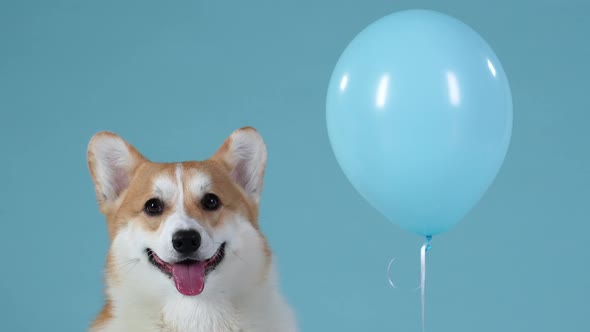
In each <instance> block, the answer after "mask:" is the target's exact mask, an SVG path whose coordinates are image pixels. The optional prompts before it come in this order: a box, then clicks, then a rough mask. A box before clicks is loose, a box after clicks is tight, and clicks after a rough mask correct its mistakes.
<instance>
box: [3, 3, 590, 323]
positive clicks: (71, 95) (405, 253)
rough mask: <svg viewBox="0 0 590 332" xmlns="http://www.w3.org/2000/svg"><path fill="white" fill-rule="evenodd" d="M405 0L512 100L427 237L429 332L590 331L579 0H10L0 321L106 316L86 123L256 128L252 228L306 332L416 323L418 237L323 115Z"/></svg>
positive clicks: (187, 144)
mask: <svg viewBox="0 0 590 332" xmlns="http://www.w3.org/2000/svg"><path fill="white" fill-rule="evenodd" d="M409 8H425V9H433V10H438V11H442V12H444V13H447V14H450V15H453V16H455V17H457V18H458V19H460V20H462V21H464V22H465V23H467V24H469V25H470V26H471V27H473V28H474V29H476V30H477V31H478V32H479V33H480V34H481V35H482V36H483V37H484V38H485V39H486V40H487V41H488V42H489V43H490V45H491V46H492V47H493V48H494V50H495V52H496V53H497V55H498V57H499V58H500V59H501V61H502V64H503V66H504V69H505V70H506V72H507V75H508V77H509V79H510V84H511V87H512V93H513V98H514V112H515V118H514V131H513V139H512V143H511V147H510V151H509V153H508V157H507V159H506V163H505V164H504V167H503V168H502V170H501V172H500V174H499V176H498V178H497V180H496V182H495V183H494V185H493V186H492V188H491V189H490V190H489V192H488V193H487V194H486V195H485V197H484V198H483V200H482V201H481V202H480V203H479V204H478V205H477V207H476V208H475V209H474V210H473V211H472V212H471V213H470V214H469V215H468V216H467V218H466V220H465V221H463V222H462V223H460V224H459V225H458V226H457V227H455V228H454V229H453V230H451V231H450V232H449V233H446V234H444V235H442V236H440V237H438V238H436V239H435V242H434V243H433V246H434V248H433V250H432V251H431V252H430V256H429V269H428V272H429V275H428V293H427V325H428V328H429V331H454V332H461V331H475V330H477V331H480V332H483V331H490V332H491V331H494V332H496V331H536V332H545V331H547V332H548V331H572V330H583V329H586V328H587V327H586V326H585V325H584V324H585V323H586V322H587V316H588V314H589V313H590V308H589V305H588V302H587V298H588V296H589V295H590V269H589V267H588V261H589V260H590V254H589V251H588V249H587V238H586V234H587V233H588V231H590V223H589V220H588V216H587V214H586V213H587V210H588V206H589V205H588V198H589V197H590V176H589V169H590V152H589V149H588V143H589V140H590V130H588V121H589V120H590V116H589V115H588V114H589V113H588V111H589V110H590V98H588V91H587V90H588V86H589V85H588V84H589V83H588V77H590V62H589V61H588V59H589V58H590V44H588V41H587V40H588V37H587V33H588V32H589V31H590V23H589V21H588V19H587V14H588V12H589V11H590V4H589V3H588V2H586V1H582V0H579V1H558V0H537V1H518V2H516V1H511V0H502V1H494V2H490V1H460V0H453V1H445V2H444V4H443V3H442V2H441V1H434V0H433V1H425V0H419V1H417V0H413V1H368V0H356V1H352V0H350V1H343V0H329V1H328V0H325V1H311V0H307V1H289V2H286V1H276V0H274V1H270V0H269V1H254V0H251V1H240V2H238V1H235V2H229V1H175V2H166V3H165V2H163V1H155V0H154V1H152V0H150V1H148V0H142V1H73V0H72V1H59V0H52V1H35V2H33V1H25V0H23V1H17V0H14V1H9V0H2V1H1V2H0V112H1V118H0V130H1V131H0V152H1V154H0V155H1V158H2V159H1V163H0V202H1V204H0V254H1V255H2V258H1V260H0V269H1V270H0V271H1V274H0V294H1V296H0V299H1V300H0V322H1V326H2V330H3V331H60V332H67V331H82V330H84V329H85V328H86V326H87V324H88V322H89V321H90V320H91V319H92V318H93V316H94V315H95V314H96V312H97V311H98V310H99V308H100V306H101V302H102V267H103V262H104V257H105V253H106V250H107V245H108V239H107V234H106V227H105V223H104V221H103V217H102V216H101V215H100V214H99V212H98V208H97V205H96V202H95V197H94V191H93V187H92V183H91V180H90V176H89V174H88V171H87V167H86V159H85V158H86V155H85V152H86V145H87V142H88V140H89V139H90V137H91V136H92V135H93V134H94V133H95V132H96V131H99V130H104V129H108V130H112V131H115V132H117V133H119V134H121V135H122V136H123V137H125V138H126V139H128V140H129V141H130V142H131V143H133V144H135V145H136V146H137V147H138V148H139V149H140V150H141V151H142V152H144V153H145V154H146V156H148V157H150V158H152V159H154V160H159V161H171V160H185V159H204V158H207V157H208V156H209V155H210V154H211V153H213V152H214V151H215V150H216V149H217V147H218V146H219V144H221V143H222V141H223V139H224V138H225V137H226V136H227V135H229V134H230V133H231V132H232V131H233V130H234V129H236V128H238V127H241V126H244V125H252V126H255V127H257V128H258V129H259V130H260V132H261V133H262V135H263V136H264V138H265V139H266V141H267V145H268V149H269V164H268V172H267V177H266V187H265V192H264V196H263V201H262V212H261V223H262V225H263V226H262V227H263V229H264V231H265V232H266V234H267V235H268V237H269V238H270V242H271V245H272V247H273V248H274V251H275V252H276V254H277V256H278V264H279V268H280V272H281V274H282V287H283V289H284V291H285V293H286V295H287V297H288V299H289V300H290V302H291V303H292V304H293V305H294V307H295V308H296V310H297V312H298V316H299V320H300V322H301V326H302V330H303V331H361V330H362V331H418V330H419V328H420V323H419V321H420V306H419V293H418V292H417V291H412V289H413V288H414V287H416V286H417V285H418V281H419V280H418V272H419V269H418V267H419V264H418V248H419V245H420V243H421V241H422V239H420V238H418V237H416V236H413V235H411V234H408V233H405V232H403V231H401V230H400V229H398V228H396V227H395V226H393V225H391V224H390V223H389V222H387V221H386V220H385V219H384V218H383V217H382V216H380V215H379V214H378V213H377V212H375V211H374V210H373V208H371V207H370V206H369V204H368V203H366V202H364V201H363V200H362V198H361V197H360V196H359V194H357V193H356V192H355V191H354V189H353V188H352V186H351V185H350V184H349V183H348V181H347V180H346V178H345V177H344V175H343V173H342V172H341V171H340V168H339V167H338V165H337V163H336V161H335V159H334V156H333V153H332V151H331V148H330V145H329V142H328V137H327V133H326V123H325V109H324V106H325V97H326V90H327V86H328V80H329V77H330V74H331V72H332V69H333V66H334V65H335V63H336V60H337V59H338V56H339V55H340V53H341V52H342V50H343V49H344V48H345V47H346V45H347V44H348V42H349V41H350V40H351V39H352V38H353V37H354V36H355V35H356V34H357V33H358V32H359V31H360V30H361V29H363V28H364V27H365V26H366V25H368V24H369V23H371V22H373V21H374V20H376V19H378V18H380V17H382V16H384V15H386V14H389V13H391V12H394V11H398V10H402V9H409ZM392 256H396V257H398V261H397V263H396V264H395V265H394V267H393V271H392V272H393V275H394V277H395V279H396V282H397V283H398V284H399V286H400V289H399V290H393V289H392V288H391V287H390V286H389V285H388V283H387V281H386V278H385V267H386V265H387V262H388V261H389V259H390V258H391V257H392Z"/></svg>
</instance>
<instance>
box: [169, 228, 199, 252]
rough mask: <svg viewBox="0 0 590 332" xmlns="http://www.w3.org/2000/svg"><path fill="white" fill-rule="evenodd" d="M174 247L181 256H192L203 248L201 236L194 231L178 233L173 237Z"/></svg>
mask: <svg viewBox="0 0 590 332" xmlns="http://www.w3.org/2000/svg"><path fill="white" fill-rule="evenodd" d="M172 246H173V247H174V249H175V250H176V251H178V252H179V253H181V254H192V253H194V252H195V251H197V249H199V247H200V246H201V235H200V234H199V232H197V231H194V230H186V231H178V232H176V233H175V234H174V235H173V236H172Z"/></svg>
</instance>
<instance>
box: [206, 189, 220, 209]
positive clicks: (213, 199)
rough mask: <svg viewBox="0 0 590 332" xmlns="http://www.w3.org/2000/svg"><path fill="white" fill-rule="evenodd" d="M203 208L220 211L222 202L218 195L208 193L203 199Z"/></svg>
mask: <svg viewBox="0 0 590 332" xmlns="http://www.w3.org/2000/svg"><path fill="white" fill-rule="evenodd" d="M201 206H203V209H205V210H207V211H214V210H217V209H219V207H220V206H221V201H220V200H219V197H217V195H215V194H211V193H208V194H206V195H205V196H203V198H202V199H201Z"/></svg>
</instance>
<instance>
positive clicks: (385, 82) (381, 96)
mask: <svg viewBox="0 0 590 332" xmlns="http://www.w3.org/2000/svg"><path fill="white" fill-rule="evenodd" d="M388 86H389V75H387V74H385V75H383V77H381V81H379V87H378V88H377V97H376V102H375V103H376V104H377V107H379V108H383V106H385V101H386V99H387V87H388Z"/></svg>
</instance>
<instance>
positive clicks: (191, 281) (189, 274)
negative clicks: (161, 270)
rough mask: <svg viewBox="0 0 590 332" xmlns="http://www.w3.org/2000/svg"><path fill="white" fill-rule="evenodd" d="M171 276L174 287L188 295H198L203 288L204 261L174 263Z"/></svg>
mask: <svg viewBox="0 0 590 332" xmlns="http://www.w3.org/2000/svg"><path fill="white" fill-rule="evenodd" d="M172 277H173V278H174V283H175V284H176V289H178V291H179V292H180V293H181V294H183V295H188V296H194V295H199V294H201V292H202V291H203V288H205V262H198V263H190V264H174V265H173V266H172Z"/></svg>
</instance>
